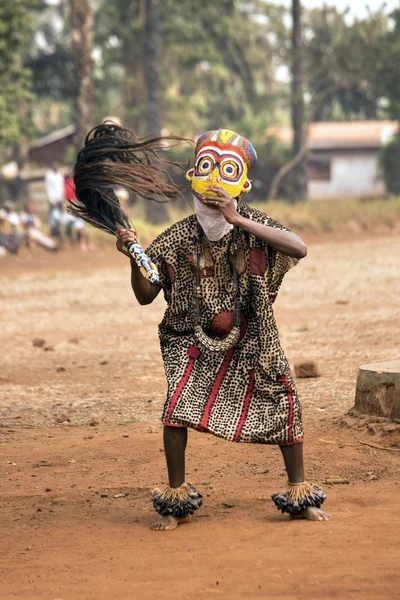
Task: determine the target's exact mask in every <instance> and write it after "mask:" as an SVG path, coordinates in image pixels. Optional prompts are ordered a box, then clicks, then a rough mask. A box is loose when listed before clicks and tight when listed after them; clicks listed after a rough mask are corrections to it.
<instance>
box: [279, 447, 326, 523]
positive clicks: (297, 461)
mask: <svg viewBox="0 0 400 600" xmlns="http://www.w3.org/2000/svg"><path fill="white" fill-rule="evenodd" d="M280 449H281V452H282V455H283V460H284V462H285V467H286V471H287V474H288V479H289V481H290V483H302V482H303V481H304V459H303V444H293V445H292V446H280ZM291 518H292V519H293V518H300V519H309V520H310V521H327V520H328V519H330V518H331V515H329V514H328V513H326V512H324V511H323V510H321V509H320V508H315V507H309V508H306V510H305V511H304V512H303V513H301V514H300V515H299V516H298V517H294V516H291Z"/></svg>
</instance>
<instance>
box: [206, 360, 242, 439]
mask: <svg viewBox="0 0 400 600" xmlns="http://www.w3.org/2000/svg"><path fill="white" fill-rule="evenodd" d="M233 351H234V348H231V349H230V350H228V352H227V353H226V354H225V357H224V360H223V362H222V365H221V366H220V368H219V370H218V373H217V376H216V378H215V380H214V383H213V385H212V388H211V392H210V395H209V397H208V400H207V404H206V405H205V407H204V410H203V414H202V417H201V420H200V423H199V427H201V428H202V429H205V430H207V428H208V423H209V421H210V417H211V412H212V409H213V407H214V404H215V401H216V399H217V396H218V392H219V390H220V389H221V385H222V382H223V381H224V378H225V375H226V372H227V370H228V368H229V364H230V362H231V359H232V355H233Z"/></svg>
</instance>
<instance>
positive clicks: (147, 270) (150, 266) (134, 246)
mask: <svg viewBox="0 0 400 600" xmlns="http://www.w3.org/2000/svg"><path fill="white" fill-rule="evenodd" d="M125 248H126V250H128V252H129V254H131V255H132V256H133V258H134V259H135V262H136V264H137V266H138V267H139V269H140V272H141V274H142V275H143V277H145V278H146V279H148V280H149V281H150V283H155V284H157V285H160V278H159V276H158V270H157V267H156V265H155V264H154V263H152V262H151V260H150V258H149V257H148V256H147V254H146V253H145V251H144V250H143V248H142V246H141V245H140V244H138V243H137V242H129V243H128V244H127V245H126V246H125Z"/></svg>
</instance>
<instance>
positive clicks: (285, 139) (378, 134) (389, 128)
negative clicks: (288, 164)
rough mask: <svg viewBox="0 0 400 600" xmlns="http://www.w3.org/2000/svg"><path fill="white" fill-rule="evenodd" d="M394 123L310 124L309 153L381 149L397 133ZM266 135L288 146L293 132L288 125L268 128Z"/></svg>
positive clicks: (340, 122) (338, 122) (350, 122)
mask: <svg viewBox="0 0 400 600" xmlns="http://www.w3.org/2000/svg"><path fill="white" fill-rule="evenodd" d="M398 128H399V124H398V122H397V121H332V122H318V123H312V124H311V125H310V127H309V131H308V147H309V148H310V150H319V149H320V150H333V149H335V148H336V149H338V148H341V149H351V148H381V147H382V146H384V145H385V144H386V143H387V142H388V141H389V140H390V138H391V137H393V135H395V134H396V133H397V131H398ZM267 134H268V135H269V136H274V137H276V138H277V139H278V140H279V141H280V142H282V143H284V144H291V143H292V139H293V130H292V128H291V127H289V126H285V127H270V128H269V129H268V130H267Z"/></svg>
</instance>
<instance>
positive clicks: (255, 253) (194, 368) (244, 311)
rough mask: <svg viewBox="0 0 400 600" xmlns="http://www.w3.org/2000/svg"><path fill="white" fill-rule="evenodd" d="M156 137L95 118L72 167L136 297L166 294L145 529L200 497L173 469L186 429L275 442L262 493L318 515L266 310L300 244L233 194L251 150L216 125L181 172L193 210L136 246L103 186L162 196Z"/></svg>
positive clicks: (86, 207)
mask: <svg viewBox="0 0 400 600" xmlns="http://www.w3.org/2000/svg"><path fill="white" fill-rule="evenodd" d="M164 146H165V143H164ZM162 147H163V142H162V140H160V139H156V140H147V141H143V142H141V141H140V140H138V139H137V138H135V136H134V135H133V134H131V133H129V132H127V131H126V130H123V129H121V128H119V127H116V126H107V125H103V126H100V127H99V128H96V131H95V133H94V134H93V133H92V134H91V135H89V136H88V138H87V141H86V145H85V148H84V149H83V150H82V152H81V153H80V155H79V157H78V161H77V165H76V168H75V183H76V189H77V196H78V201H79V202H80V209H79V210H80V212H79V215H80V216H81V217H83V218H86V219H87V220H88V221H89V222H90V221H92V222H93V221H96V220H97V223H96V222H95V224H97V225H98V226H101V224H100V225H99V221H101V220H103V222H104V218H105V217H104V214H105V211H104V206H103V205H102V202H103V204H104V203H106V204H107V207H108V208H107V210H108V212H109V215H111V216H108V217H107V218H109V221H112V220H113V219H114V226H113V227H112V225H111V224H110V223H108V225H107V227H108V229H114V232H115V233H116V234H117V236H118V241H117V248H118V250H119V251H121V252H123V253H124V254H126V255H127V256H129V258H130V259H131V283H132V289H133V292H134V294H135V296H136V299H137V300H138V302H139V303H140V304H141V305H147V304H151V303H152V302H153V300H154V299H155V298H156V297H157V295H158V294H159V293H160V291H161V290H162V291H163V294H164V298H165V301H166V303H167V308H166V311H165V314H164V318H163V320H162V322H161V324H160V325H159V337H160V345H161V352H162V357H163V361H164V367H165V373H166V377H167V383H168V391H167V398H166V402H165V406H164V410H163V415H162V423H163V426H164V430H163V437H164V449H165V457H166V462H167V469H168V480H169V481H168V483H169V485H168V486H167V487H166V488H165V489H158V490H156V491H155V492H154V493H153V498H152V499H153V506H154V509H155V510H156V512H157V513H158V514H159V515H160V519H159V520H158V521H157V522H156V523H155V524H154V525H153V529H154V530H173V529H175V528H176V527H177V526H178V525H179V524H181V523H188V522H189V521H190V520H191V518H192V516H193V515H194V513H195V512H196V511H197V509H199V508H200V507H201V505H202V501H203V498H202V495H201V493H200V492H199V491H198V490H197V489H196V488H195V487H194V485H192V484H191V483H188V482H187V481H186V476H185V454H186V446H187V437H188V433H187V432H188V427H190V428H192V429H195V430H196V431H199V432H207V433H211V434H213V435H216V436H218V437H221V438H223V439H225V440H228V441H231V442H246V443H253V444H275V445H278V446H279V447H280V450H281V453H282V456H283V460H284V464H285V467H286V471H287V475H288V486H287V489H286V490H285V491H282V492H278V493H275V494H273V495H272V500H273V502H274V503H275V505H276V507H277V508H278V509H279V510H280V511H282V512H283V513H287V514H288V515H289V516H290V517H291V518H303V519H309V520H313V521H325V520H327V519H329V518H330V515H329V514H327V513H326V512H324V511H323V510H322V509H321V505H322V503H323V502H324V500H325V498H326V496H325V493H324V491H323V490H322V488H321V487H319V486H318V485H317V484H315V483H309V482H307V481H306V479H305V473H304V463H303V426H302V418H301V406H300V402H299V398H298V395H297V391H296V388H295V385H294V382H293V379H292V376H291V373H290V369H289V364H288V361H287V359H286V357H285V354H284V352H283V350H282V347H281V344H280V341H279V334H278V329H277V325H276V321H275V318H274V312H273V303H274V301H275V299H276V297H277V294H278V291H279V288H280V286H281V283H282V280H283V278H284V276H285V274H286V273H287V271H289V269H291V268H292V267H294V266H295V265H296V264H297V263H298V261H299V260H300V259H302V258H304V257H305V256H306V254H307V249H306V246H305V244H304V243H303V241H302V240H301V239H300V237H299V236H297V235H295V234H294V233H292V232H291V231H289V230H288V229H286V228H285V227H283V226H282V225H281V224H280V223H278V222H277V221H275V220H274V219H272V218H271V217H269V216H267V215H265V214H263V213H262V212H260V211H258V210H255V209H253V208H250V207H249V206H247V205H246V204H244V203H243V201H242V199H243V195H244V194H247V193H248V192H250V190H251V181H250V179H249V177H248V175H249V171H250V170H251V169H252V168H253V167H254V166H255V164H256V162H257V155H256V151H255V149H254V147H253V145H252V144H251V143H250V142H249V141H248V140H246V139H245V138H243V137H242V136H240V135H239V134H237V133H235V132H233V131H230V130H225V129H220V130H216V131H207V132H205V133H203V134H202V135H201V136H200V137H199V139H198V141H197V144H196V148H195V161H194V166H193V168H191V169H190V170H189V171H188V172H187V175H186V177H187V179H188V180H189V181H190V184H191V189H192V193H193V203H194V210H195V214H193V215H191V216H189V217H187V218H185V219H183V220H181V221H179V222H178V223H176V224H174V225H173V226H172V227H170V228H169V229H167V230H166V231H164V232H163V233H162V234H161V235H159V236H158V237H157V238H156V239H155V240H154V242H153V243H152V244H151V245H150V247H149V248H148V249H147V250H146V251H145V252H144V251H143V249H142V247H141V245H140V242H139V240H138V236H137V232H136V231H135V230H134V229H133V228H130V227H129V225H126V223H127V221H126V220H125V221H124V220H123V219H122V221H121V219H118V218H113V216H112V212H113V210H114V209H115V208H116V209H117V210H118V206H117V202H118V201H117V200H116V199H115V198H114V197H112V186H113V185H123V186H125V187H127V188H128V189H130V190H132V191H134V192H136V193H139V194H140V195H142V196H143V197H149V196H151V195H153V194H161V195H163V196H164V197H165V198H167V199H168V198H172V197H174V196H175V195H176V194H177V193H179V190H178V188H176V186H175V185H174V183H173V182H171V179H170V178H169V176H168V172H167V168H168V166H169V165H170V164H171V163H170V162H169V161H164V160H163V159H160V154H159V152H160V151H161V148H162ZM110 207H111V208H110ZM96 211H97V212H98V214H97V216H96V214H95V213H96ZM99 214H100V216H99Z"/></svg>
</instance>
